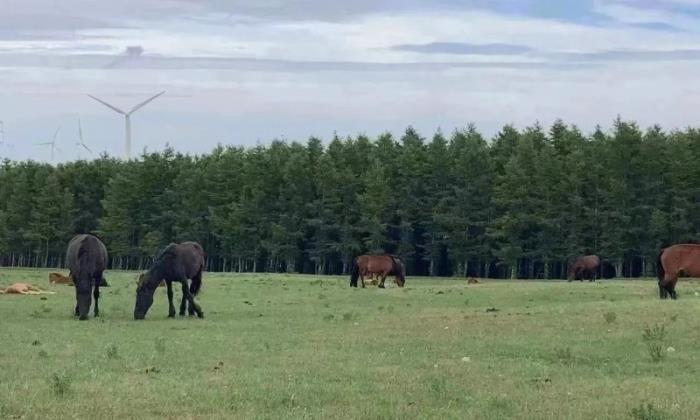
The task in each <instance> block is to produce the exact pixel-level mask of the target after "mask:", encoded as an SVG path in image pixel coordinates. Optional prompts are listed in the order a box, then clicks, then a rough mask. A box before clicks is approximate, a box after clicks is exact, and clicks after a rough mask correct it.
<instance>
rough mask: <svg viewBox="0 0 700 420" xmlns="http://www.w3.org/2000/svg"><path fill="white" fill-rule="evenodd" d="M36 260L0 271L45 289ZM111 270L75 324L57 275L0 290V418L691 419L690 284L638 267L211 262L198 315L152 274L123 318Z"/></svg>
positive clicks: (698, 353)
mask: <svg viewBox="0 0 700 420" xmlns="http://www.w3.org/2000/svg"><path fill="white" fill-rule="evenodd" d="M46 273H47V272H46V271H31V270H14V271H13V270H0V284H9V283H12V282H17V281H24V282H32V283H34V284H36V285H41V286H45V287H48V286H46V285H47V274H46ZM106 278H107V280H108V281H109V283H110V284H111V285H112V287H110V288H106V289H102V290H103V299H102V301H101V303H102V304H101V308H100V309H101V311H102V317H101V318H99V319H97V320H95V319H92V318H91V319H90V320H89V321H87V322H79V321H77V320H75V319H74V318H73V316H72V310H73V305H74V292H73V289H72V288H71V287H68V286H55V287H53V288H51V290H54V291H56V292H57V294H55V295H44V296H9V295H0V366H1V367H0V418H2V419H5V418H28V419H46V418H52V419H60V418H99V419H108V418H188V419H190V418H197V419H208V418H217V419H225V418H226V419H228V418H239V419H253V418H267V419H281V418H322V419H328V418H358V419H359V418H361V419H385V418H396V419H411V418H416V419H424V418H439V419H452V418H453V419H466V418H469V419H508V418H516V419H533V418H551V419H592V418H598V419H606V418H609V419H647V418H648V419H677V418H680V419H685V418H687V419H695V418H699V417H700V398H698V395H700V375H698V374H697V372H698V368H697V363H698V362H699V361H700V328H698V325H699V322H700V317H699V315H698V314H699V312H698V311H699V310H700V297H696V296H695V292H700V284H699V283H695V282H682V283H680V284H679V286H678V291H679V300H678V301H675V302H673V301H660V300H659V299H658V297H657V290H656V284H655V283H654V282H652V281H650V280H648V281H606V282H598V283H587V282H584V283H578V282H575V283H566V282H550V283H546V282H503V281H499V282H497V281H492V282H489V281H487V282H485V283H482V284H478V285H471V286H467V285H466V282H465V281H462V280H434V279H423V278H420V279H417V278H409V279H408V282H407V287H406V288H405V289H398V288H396V287H392V286H393V284H391V285H390V286H389V288H388V289H386V290H380V289H377V288H374V287H370V288H367V289H365V290H362V289H359V290H351V289H350V288H348V279H347V278H344V277H343V278H340V277H311V276H295V275H262V274H261V275H250V274H245V275H221V274H215V273H206V274H205V277H204V288H203V292H202V295H201V296H200V297H199V299H198V300H199V302H200V303H201V305H202V307H203V309H204V312H205V318H204V319H201V320H200V319H196V318H189V317H185V318H180V317H178V318H176V319H167V298H166V295H165V291H164V289H159V290H158V291H157V294H156V297H155V303H154V305H153V307H152V308H151V311H150V312H149V313H148V317H147V319H146V320H145V321H142V322H136V321H133V320H132V312H133V305H134V297H135V284H134V278H135V273H124V272H108V273H106ZM42 298H45V300H42ZM176 299H179V292H178V291H176ZM178 302H179V300H178ZM176 306H179V304H176ZM659 325H663V327H664V329H663V333H660V332H659V328H660V327H659ZM652 347H653V348H654V349H655V350H654V351H658V349H659V348H661V349H662V350H663V352H664V354H663V357H661V358H660V359H657V358H655V357H653V355H652V354H650V351H651V350H650V349H651V348H652ZM668 347H673V349H675V351H671V352H669V351H667V350H668Z"/></svg>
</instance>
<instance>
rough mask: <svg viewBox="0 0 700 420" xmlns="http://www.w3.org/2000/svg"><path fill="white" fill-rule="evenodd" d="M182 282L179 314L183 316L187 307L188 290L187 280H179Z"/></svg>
mask: <svg viewBox="0 0 700 420" xmlns="http://www.w3.org/2000/svg"><path fill="white" fill-rule="evenodd" d="M180 282H181V284H182V300H181V301H180V316H185V309H186V308H187V295H186V294H185V293H186V292H189V291H190V290H189V289H188V288H187V280H180Z"/></svg>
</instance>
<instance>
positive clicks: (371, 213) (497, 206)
mask: <svg viewBox="0 0 700 420" xmlns="http://www.w3.org/2000/svg"><path fill="white" fill-rule="evenodd" d="M697 158H700V132H698V131H697V130H696V129H692V128H689V129H686V130H683V131H673V132H664V131H663V130H662V129H661V128H659V127H651V128H649V129H646V130H642V129H640V128H639V127H638V126H637V125H636V124H635V123H634V122H629V121H623V120H621V119H619V118H618V119H617V120H616V121H615V122H614V124H613V127H612V128H611V130H610V131H609V132H605V131H604V130H602V129H600V128H598V129H597V130H595V131H594V132H593V133H591V134H590V135H586V134H583V133H582V132H581V131H580V130H579V129H577V128H576V127H575V126H572V125H568V124H566V123H564V122H563V121H557V122H556V123H554V124H553V125H552V126H551V127H549V128H544V127H542V126H540V125H539V124H535V125H533V126H532V127H528V128H526V129H524V130H518V129H516V128H515V127H513V126H505V127H503V129H502V130H501V131H500V132H499V133H498V134H497V135H496V136H494V138H493V139H491V140H490V141H487V140H486V139H485V138H484V137H483V136H482V135H481V134H480V133H479V131H478V130H477V129H476V128H475V127H474V126H468V127H467V128H465V129H463V130H458V131H455V132H453V133H450V134H445V133H442V132H440V131H438V132H437V133H434V134H433V135H432V136H431V137H424V136H422V135H421V134H420V133H418V132H417V131H416V130H414V129H413V128H411V127H409V128H408V129H407V130H406V131H405V132H404V133H403V135H401V136H400V137H398V138H397V137H394V136H392V135H391V134H383V135H381V136H379V137H377V138H374V139H371V138H368V137H366V136H358V137H355V138H338V137H336V138H333V139H331V140H330V141H329V142H328V143H327V144H324V143H323V142H322V141H321V140H320V139H317V138H311V139H309V140H308V141H306V142H305V143H299V142H281V141H274V142H271V143H270V144H269V145H266V146H257V147H253V148H241V147H221V146H220V147H217V148H216V149H214V150H213V151H212V152H211V153H209V154H206V155H201V156H191V155H184V154H181V153H177V152H176V151H174V150H172V149H166V150H165V151H163V152H158V153H144V154H143V155H141V156H140V157H139V159H136V160H132V161H121V160H117V159H113V158H110V157H106V156H103V157H101V158H99V159H96V160H92V161H76V162H69V163H65V164H59V165H57V166H52V165H48V164H43V163H37V162H33V161H25V162H12V161H8V160H6V161H4V162H3V163H2V166H0V264H2V265H12V266H37V267H45V266H59V265H61V264H62V262H63V261H62V260H63V254H64V250H65V246H66V244H67V243H68V241H69V239H70V237H71V236H72V235H74V234H76V233H95V234H97V235H98V236H100V237H101V238H102V239H103V240H104V242H105V244H106V245H107V247H108V249H109V252H110V257H111V258H110V265H111V267H113V268H122V269H127V268H128V269H142V268H144V267H145V266H147V265H148V264H149V262H150V261H151V259H152V258H153V256H154V254H155V253H156V252H157V250H158V249H160V248H162V247H163V246H165V245H167V244H168V243H170V242H179V241H184V240H195V241H199V242H200V243H201V244H202V245H203V246H204V249H205V250H206V253H207V264H208V267H207V268H208V269H209V270H212V271H287V272H303V273H324V274H341V273H346V272H347V270H348V266H349V262H350V260H351V259H352V258H353V257H354V256H356V255H358V254H360V253H365V252H388V253H393V254H397V255H399V256H400V257H402V258H403V259H404V260H405V262H406V267H407V272H408V274H409V275H439V276H449V275H459V276H465V275H470V276H482V277H487V276H488V277H502V278H560V277H563V276H564V275H565V271H566V270H565V267H566V264H567V262H568V261H570V260H571V259H572V258H573V257H575V256H577V255H582V254H587V253H597V254H599V255H601V256H602V257H604V258H606V259H608V260H609V261H611V262H612V263H613V264H615V265H616V266H617V268H618V273H621V274H623V275H625V276H639V275H649V274H651V273H652V271H653V269H654V264H655V260H656V255H657V254H658V252H659V250H660V248H661V247H662V246H666V245H669V244H673V243H679V242H694V241H697V240H698V239H700V238H698V236H700V233H699V232H700V211H698V210H700V208H699V203H700V199H699V197H700V167H698V166H697V165H696V162H698V161H699V160H698V159H697Z"/></svg>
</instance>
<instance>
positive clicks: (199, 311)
mask: <svg viewBox="0 0 700 420" xmlns="http://www.w3.org/2000/svg"><path fill="white" fill-rule="evenodd" d="M181 282H182V296H183V298H186V299H187V303H189V305H190V307H192V308H194V312H196V313H197V316H198V317H200V318H204V312H202V308H201V307H200V306H199V305H197V303H196V302H195V301H194V297H193V296H192V293H190V289H189V288H188V287H187V279H185V280H181ZM184 314H185V306H184V300H183V304H182V305H180V315H184Z"/></svg>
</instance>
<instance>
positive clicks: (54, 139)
mask: <svg viewBox="0 0 700 420" xmlns="http://www.w3.org/2000/svg"><path fill="white" fill-rule="evenodd" d="M60 129H61V127H58V128H57V129H56V131H55V132H54V133H53V137H52V138H51V139H52V142H55V141H56V136H57V135H58V131H59V130H60Z"/></svg>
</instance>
